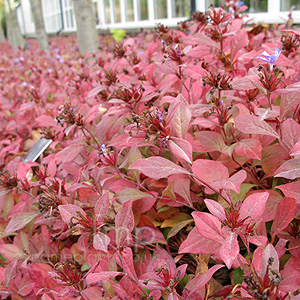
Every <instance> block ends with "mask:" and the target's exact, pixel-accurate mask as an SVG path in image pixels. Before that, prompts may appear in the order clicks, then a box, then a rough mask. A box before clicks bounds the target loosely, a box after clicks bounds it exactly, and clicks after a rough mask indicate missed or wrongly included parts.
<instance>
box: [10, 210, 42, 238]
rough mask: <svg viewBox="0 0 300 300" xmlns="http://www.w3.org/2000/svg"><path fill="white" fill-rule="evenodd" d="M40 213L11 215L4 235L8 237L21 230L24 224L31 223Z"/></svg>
mask: <svg viewBox="0 0 300 300" xmlns="http://www.w3.org/2000/svg"><path fill="white" fill-rule="evenodd" d="M39 214H40V212H38V211H31V212H21V213H17V214H15V215H13V217H12V218H11V219H10V221H9V223H8V224H7V226H6V228H5V235H9V234H11V233H13V232H15V231H17V230H20V229H22V228H23V227H24V226H25V225H26V224H28V223H29V222H30V221H32V220H33V219H34V218H35V217H36V216H38V215H39Z"/></svg>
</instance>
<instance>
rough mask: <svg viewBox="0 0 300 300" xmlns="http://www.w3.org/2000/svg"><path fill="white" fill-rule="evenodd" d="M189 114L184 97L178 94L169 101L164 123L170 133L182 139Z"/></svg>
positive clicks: (189, 117)
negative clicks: (168, 127)
mask: <svg viewBox="0 0 300 300" xmlns="http://www.w3.org/2000/svg"><path fill="white" fill-rule="evenodd" d="M178 103H179V105H178ZM191 116H192V114H191V111H190V109H189V107H188V103H187V102H186V100H185V99H184V97H183V96H182V95H181V94H179V95H178V96H177V97H176V98H175V100H174V101H173V102H172V103H171V105H170V107H169V112H168V116H167V119H166V123H167V124H168V126H170V129H171V135H172V136H174V137H178V138H183V139H184V138H185V134H186V131H187V130H188V127H189V124H190V120H191Z"/></svg>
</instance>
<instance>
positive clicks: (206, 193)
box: [0, 1, 300, 300]
mask: <svg viewBox="0 0 300 300" xmlns="http://www.w3.org/2000/svg"><path fill="white" fill-rule="evenodd" d="M226 5H227V6H225V8H226V10H225V9H222V8H214V7H211V8H210V10H209V11H208V12H207V13H195V14H194V16H193V20H192V21H190V22H185V23H181V24H179V26H178V29H177V30H173V29H169V28H166V27H164V26H162V25H158V27H157V28H156V30H155V31H153V32H150V31H146V30H145V31H142V32H141V33H139V34H137V36H135V37H134V38H132V37H127V38H124V39H123V40H122V41H121V42H119V43H117V42H115V40H114V39H113V37H112V36H110V35H105V36H102V37H100V38H101V45H102V46H101V49H100V51H99V53H96V54H93V53H90V54H88V53H87V54H86V55H85V56H84V57H82V56H80V55H79V51H78V48H77V46H76V40H75V39H74V38H73V37H72V36H69V37H61V38H52V39H51V50H50V52H49V53H45V52H42V51H40V50H38V48H37V45H36V43H35V42H34V41H28V46H27V48H26V49H23V50H18V51H17V52H13V51H12V50H11V48H10V46H9V45H2V47H1V48H0V53H1V55H0V62H1V63H0V68H1V72H0V80H1V84H2V86H1V91H0V95H1V102H0V129H1V130H0V137H1V139H0V165H1V174H0V212H1V215H0V221H1V222H0V238H1V240H0V253H1V256H0V295H1V297H2V299H28V300H31V299H43V300H50V299H88V300H99V299H105V300H106V299H149V300H150V299H153V300H159V299H168V300H174V299H189V300H193V299H195V300H198V299H261V300H262V299H270V300H275V299H276V300H279V299H280V300H284V299H286V300H288V299H300V295H299V294H300V290H299V286H300V276H299V275H300V248H299V246H300V239H299V233H300V222H299V211H300V210H299V204H300V183H299V181H298V178H299V177H300V125H299V122H300V94H299V88H300V63H299V61H300V60H299V58H300V49H299V48H298V46H299V36H300V33H299V32H298V31H297V30H293V29H290V25H291V23H292V18H291V15H290V16H289V19H288V21H287V23H286V24H284V25H281V26H267V25H265V24H256V25H248V24H245V22H244V21H243V20H244V19H243V18H242V16H241V15H240V13H241V12H243V11H245V10H246V9H247V8H246V7H245V6H243V5H242V3H241V1H227V3H226ZM41 137H43V138H46V139H48V140H50V139H51V140H52V143H51V145H50V146H49V147H48V149H46V150H45V151H44V152H43V154H42V155H41V156H40V157H39V158H38V160H37V161H35V162H32V161H29V162H23V161H22V158H24V155H25V154H26V153H27V151H28V150H29V149H30V148H31V147H32V146H33V145H34V143H35V142H37V141H38V140H39V139H40V138H41Z"/></svg>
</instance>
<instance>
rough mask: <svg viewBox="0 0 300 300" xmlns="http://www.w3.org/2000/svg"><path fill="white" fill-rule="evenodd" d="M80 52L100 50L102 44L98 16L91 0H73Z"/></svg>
mask: <svg viewBox="0 0 300 300" xmlns="http://www.w3.org/2000/svg"><path fill="white" fill-rule="evenodd" d="M73 7H74V12H75V19H76V25H77V39H78V43H79V50H80V53H81V54H82V55H83V54H85V53H86V52H87V51H89V52H93V51H98V49H99V46H100V41H99V36H98V32H97V28H96V16H95V14H94V10H93V3H92V1H91V0H73Z"/></svg>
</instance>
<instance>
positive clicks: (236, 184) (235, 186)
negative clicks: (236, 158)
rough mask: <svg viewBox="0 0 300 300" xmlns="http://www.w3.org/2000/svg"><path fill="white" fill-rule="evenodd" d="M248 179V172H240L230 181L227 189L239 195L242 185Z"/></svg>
mask: <svg viewBox="0 0 300 300" xmlns="http://www.w3.org/2000/svg"><path fill="white" fill-rule="evenodd" d="M246 178H247V172H246V171H245V170H240V171H238V172H237V173H235V174H233V175H232V176H231V177H230V178H229V179H228V181H227V182H226V185H225V187H226V188H228V189H230V190H232V191H234V192H236V193H238V194H239V193H240V187H241V184H242V183H243V182H244V180H245V179H246Z"/></svg>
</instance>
